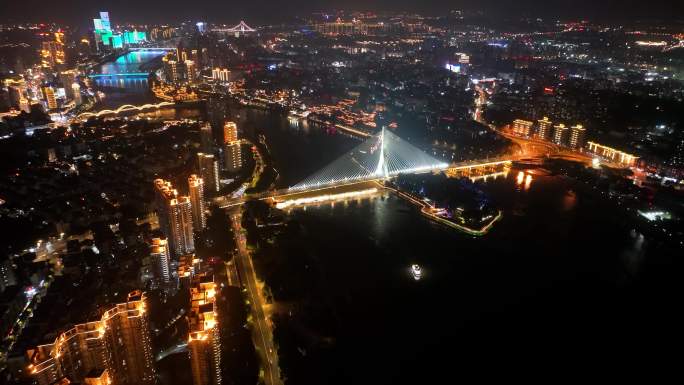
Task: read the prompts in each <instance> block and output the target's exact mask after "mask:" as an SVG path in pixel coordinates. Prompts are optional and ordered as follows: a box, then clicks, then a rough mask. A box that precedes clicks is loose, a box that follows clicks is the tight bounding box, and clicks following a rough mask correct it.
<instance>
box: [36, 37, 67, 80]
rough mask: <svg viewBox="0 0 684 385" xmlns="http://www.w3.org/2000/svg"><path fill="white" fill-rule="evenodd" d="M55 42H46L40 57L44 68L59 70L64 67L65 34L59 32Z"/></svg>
mask: <svg viewBox="0 0 684 385" xmlns="http://www.w3.org/2000/svg"><path fill="white" fill-rule="evenodd" d="M53 38H54V39H53V40H48V41H44V42H43V44H42V46H41V51H40V57H41V65H42V67H43V68H47V69H51V70H58V69H61V68H62V67H63V66H64V63H65V62H66V57H65V55H64V32H62V31H57V32H55V33H54V35H53Z"/></svg>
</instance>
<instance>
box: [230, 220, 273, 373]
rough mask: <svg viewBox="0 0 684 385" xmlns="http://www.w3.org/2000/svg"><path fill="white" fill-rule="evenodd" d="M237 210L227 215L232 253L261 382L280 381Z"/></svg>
mask: <svg viewBox="0 0 684 385" xmlns="http://www.w3.org/2000/svg"><path fill="white" fill-rule="evenodd" d="M240 210H241V209H240V208H239V207H238V208H235V209H231V210H230V212H229V215H230V219H231V222H232V227H233V232H234V234H235V242H236V243H237V249H238V252H237V255H235V264H236V266H237V269H238V272H239V274H240V279H241V281H242V284H243V286H244V287H245V288H246V289H247V293H248V295H249V301H250V303H251V310H252V318H253V319H254V328H253V330H252V339H253V340H254V345H255V346H256V348H257V349H256V350H257V352H258V353H259V356H260V358H261V362H262V366H263V368H262V369H263V371H264V373H263V379H264V383H265V384H266V385H280V384H282V380H281V379H280V367H279V365H278V352H277V350H276V348H275V344H274V343H273V328H272V324H271V321H270V319H269V318H268V316H267V314H266V311H265V310H264V306H265V300H264V298H263V295H262V291H261V289H260V288H259V285H258V283H257V276H256V272H255V270H254V264H253V263H252V257H251V255H250V254H249V251H248V250H247V240H246V239H245V235H244V232H243V229H242V213H241V211H240Z"/></svg>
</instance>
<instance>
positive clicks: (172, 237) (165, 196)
mask: <svg viewBox="0 0 684 385" xmlns="http://www.w3.org/2000/svg"><path fill="white" fill-rule="evenodd" d="M154 184H155V187H156V190H157V191H156V204H157V212H158V214H159V227H161V229H162V231H163V232H164V234H165V235H166V239H167V240H168V242H169V247H170V249H171V254H172V255H174V256H176V257H177V256H179V255H183V254H189V253H192V252H193V251H195V241H194V239H193V225H192V207H191V203H190V198H188V197H187V196H181V197H179V196H178V192H177V191H176V190H174V189H173V187H172V186H171V182H168V181H165V180H163V179H156V180H155V181H154Z"/></svg>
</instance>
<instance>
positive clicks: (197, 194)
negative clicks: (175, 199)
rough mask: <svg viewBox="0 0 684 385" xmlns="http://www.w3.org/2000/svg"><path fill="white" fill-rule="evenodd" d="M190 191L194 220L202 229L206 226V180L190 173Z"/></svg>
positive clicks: (198, 227) (196, 225)
mask: <svg viewBox="0 0 684 385" xmlns="http://www.w3.org/2000/svg"><path fill="white" fill-rule="evenodd" d="M188 191H189V195H190V204H191V206H192V221H193V224H194V227H195V228H196V229H197V230H202V229H204V227H205V226H206V217H205V213H204V210H205V201H204V180H203V179H202V178H200V177H198V176H197V175H194V174H193V175H190V177H189V178H188Z"/></svg>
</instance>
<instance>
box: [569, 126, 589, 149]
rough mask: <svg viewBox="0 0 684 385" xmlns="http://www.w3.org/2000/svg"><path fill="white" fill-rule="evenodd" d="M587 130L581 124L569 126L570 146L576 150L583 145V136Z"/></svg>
mask: <svg viewBox="0 0 684 385" xmlns="http://www.w3.org/2000/svg"><path fill="white" fill-rule="evenodd" d="M586 133H587V130H586V129H585V128H584V127H582V125H581V124H578V125H575V126H572V127H571V128H570V147H571V148H573V149H575V150H577V149H579V148H582V147H584V138H585V136H586Z"/></svg>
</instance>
